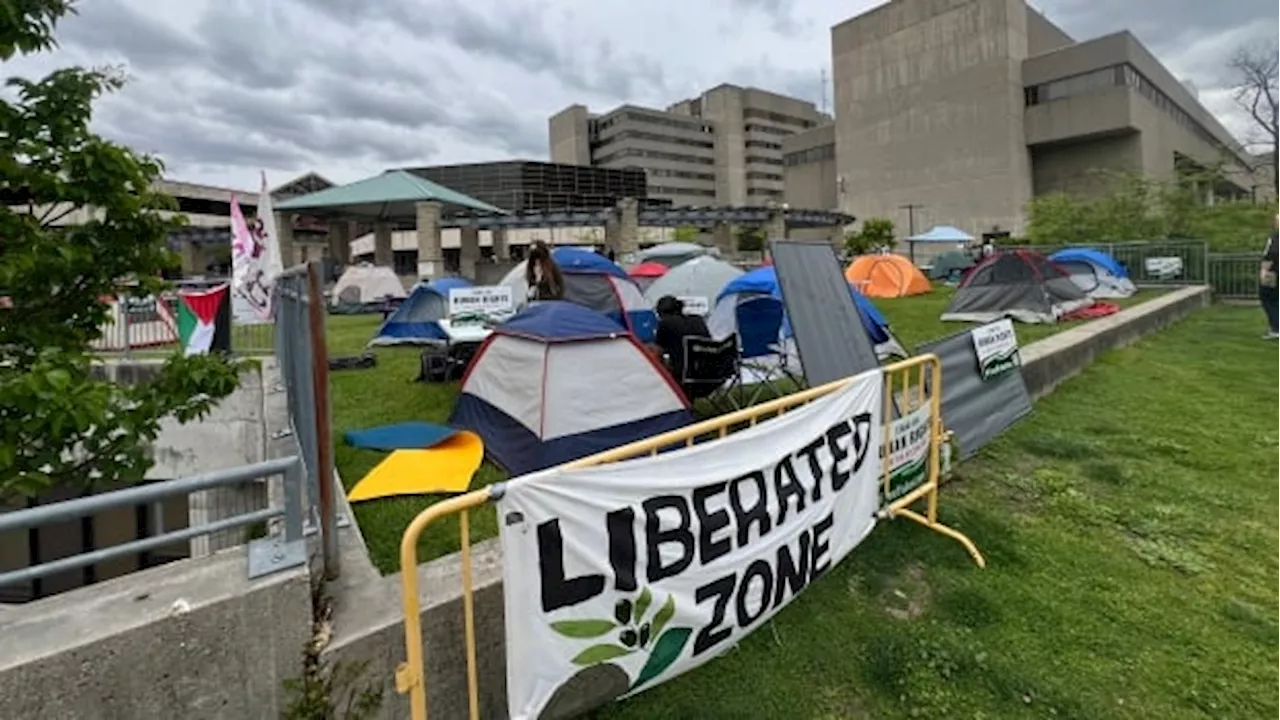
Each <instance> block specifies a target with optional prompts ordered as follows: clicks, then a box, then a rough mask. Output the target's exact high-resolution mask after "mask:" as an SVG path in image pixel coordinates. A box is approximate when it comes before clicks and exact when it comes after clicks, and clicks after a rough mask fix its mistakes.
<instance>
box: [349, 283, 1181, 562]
mask: <svg viewBox="0 0 1280 720" xmlns="http://www.w3.org/2000/svg"><path fill="white" fill-rule="evenodd" d="M952 292H953V291H952V289H951V288H948V287H945V286H939V287H938V288H936V289H935V290H934V291H933V292H931V293H929V294H928V295H920V296H916V297H910V298H900V299H893V300H876V301H875V302H876V304H877V305H878V306H879V307H880V308H881V310H882V311H883V312H884V313H885V316H886V317H888V318H889V321H890V323H891V325H892V328H893V331H894V332H895V333H896V334H897V335H898V339H899V340H900V341H901V342H902V343H903V344H904V345H906V346H907V347H909V348H912V347H916V346H918V345H920V344H921V343H923V342H926V341H928V340H932V339H935V338H939V337H942V336H944V335H949V334H951V333H955V332H958V331H960V330H963V329H965V328H968V327H971V326H970V325H968V324H966V323H944V322H942V321H940V320H938V316H939V315H940V314H942V311H943V309H945V308H946V306H947V304H948V303H949V302H950V301H951V295H952ZM1157 294H1158V293H1157V292H1155V291H1144V292H1141V293H1138V294H1137V295H1135V296H1133V297H1132V298H1127V299H1125V300H1123V301H1121V304H1125V305H1133V304H1136V303H1139V302H1142V301H1145V300H1149V299H1151V298H1152V297H1154V296H1155V295H1157ZM380 322H381V318H380V316H370V315H362V316H351V315H347V316H343V315H336V316H330V317H329V321H328V325H327V332H328V344H329V348H330V352H331V354H332V355H335V356H337V355H354V354H359V353H360V352H362V351H363V350H364V347H365V343H367V342H368V341H369V338H370V337H372V336H373V334H374V332H375V331H376V330H377V328H378V325H379V323H380ZM1077 324H1079V323H1078V322H1073V323H1060V324H1058V325H1018V337H1019V340H1020V342H1022V343H1023V344H1026V343H1030V342H1034V341H1035V340H1038V339H1040V338H1043V337H1046V336H1048V335H1051V334H1053V333H1055V332H1060V331H1062V330H1065V329H1067V328H1069V327H1074V326H1075V325H1077ZM377 355H378V366H377V367H376V368H374V369H372V370H342V371H335V372H333V373H332V374H331V375H330V378H331V380H330V382H331V387H332V403H333V412H332V417H333V428H334V446H335V455H336V461H337V466H338V471H339V473H340V474H341V476H342V480H343V482H344V483H345V484H346V486H347V487H348V488H350V487H351V486H352V485H354V484H355V483H356V482H357V481H359V480H360V478H362V477H364V476H365V474H366V473H368V472H369V471H370V470H372V469H373V467H374V466H375V465H377V464H378V462H380V461H381V460H382V458H383V457H384V455H385V454H384V453H381V452H374V451H370V450H357V449H354V448H352V447H350V446H348V445H347V444H346V443H345V442H343V440H342V434H343V432H345V431H347V430H352V429H358V428H367V427H371V426H374V425H383V424H387V423H394V422H403V421H407V420H425V421H428V422H435V423H443V422H444V421H445V419H446V418H447V417H448V416H449V412H450V410H451V409H452V408H453V403H454V399H455V397H456V394H457V385H456V383H451V384H447V385H433V384H427V383H415V382H413V378H415V377H417V375H418V355H419V351H418V350H417V349H416V348H381V349H379V350H377ZM502 479H503V474H502V473H501V472H500V471H498V470H497V469H496V468H494V467H493V466H491V465H489V464H487V463H486V464H485V465H483V466H482V467H481V470H480V472H479V473H478V474H477V476H476V478H475V480H474V481H473V483H472V488H480V487H484V486H485V485H489V484H491V483H494V482H497V481H499V480H502ZM438 497H439V496H431V497H402V498H388V499H384V500H373V501H369V502H364V503H360V504H358V505H356V506H355V515H356V520H357V521H358V522H359V523H360V530H361V532H363V533H364V535H365V539H366V541H367V542H368V544H369V552H370V554H371V555H372V557H373V561H374V564H375V565H377V566H378V568H379V569H380V570H381V571H382V572H384V573H391V572H396V571H398V570H399V554H398V553H399V547H400V536H401V534H402V533H403V531H404V528H405V527H406V526H407V525H408V524H409V521H410V520H412V519H413V517H414V516H415V515H417V514H418V513H419V512H421V511H422V510H423V509H425V508H426V507H428V506H429V505H430V504H432V503H433V502H436V500H437V499H438ZM497 532H498V530H497V524H496V519H495V516H494V513H493V511H492V509H491V508H485V509H483V510H481V511H479V512H477V513H476V516H475V517H474V518H473V521H472V533H473V534H472V537H473V538H474V539H476V540H481V539H484V538H488V537H493V536H495V535H496V534H497ZM457 549H458V532H457V521H456V520H446V521H443V522H441V523H440V524H438V525H435V526H432V527H431V528H429V529H428V531H427V532H426V533H424V534H423V539H422V542H421V543H420V546H419V557H420V558H421V559H422V560H427V559H430V558H435V557H440V556H441V555H447V554H449V553H451V552H455V551H456V550H457Z"/></svg>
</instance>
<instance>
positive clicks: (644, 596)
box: [631, 588, 653, 623]
mask: <svg viewBox="0 0 1280 720" xmlns="http://www.w3.org/2000/svg"><path fill="white" fill-rule="evenodd" d="M652 602H653V593H651V592H649V588H645V589H644V590H642V591H641V592H640V597H639V598H638V599H637V600H636V609H635V613H634V614H633V615H632V616H631V622H634V623H638V622H640V621H641V620H643V619H644V613H645V611H646V610H648V609H649V604H650V603H652Z"/></svg>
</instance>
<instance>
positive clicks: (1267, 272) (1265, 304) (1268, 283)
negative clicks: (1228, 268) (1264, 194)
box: [1258, 213, 1280, 340]
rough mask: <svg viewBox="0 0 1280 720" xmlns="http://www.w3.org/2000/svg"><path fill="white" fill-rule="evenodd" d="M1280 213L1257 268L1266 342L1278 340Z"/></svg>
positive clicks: (1279, 319) (1279, 331)
mask: <svg viewBox="0 0 1280 720" xmlns="http://www.w3.org/2000/svg"><path fill="white" fill-rule="evenodd" d="M1278 246H1280V213H1277V214H1276V223H1275V227H1274V228H1273V229H1272V231H1271V237H1269V238H1267V247H1266V249H1264V250H1263V251H1262V263H1261V264H1260V265H1259V266H1258V300H1259V302H1261V303H1262V312H1263V313H1265V314H1266V316H1267V334H1266V335H1263V337H1264V338H1266V339H1267V340H1275V339H1277V338H1280V327H1277V325H1280V288H1278V287H1277V285H1278V283H1277V282H1276V278H1277V274H1276V271H1277V270H1280V258H1278V257H1277V254H1278V253H1280V247H1278Z"/></svg>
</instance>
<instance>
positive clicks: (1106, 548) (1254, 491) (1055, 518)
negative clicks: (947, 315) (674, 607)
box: [597, 306, 1280, 720]
mask: <svg viewBox="0 0 1280 720" xmlns="http://www.w3.org/2000/svg"><path fill="white" fill-rule="evenodd" d="M889 312H891V313H893V312H894V311H893V310H889ZM892 316H893V317H894V318H895V320H896V319H898V318H899V317H901V315H900V314H896V313H895V314H893V315H892ZM1262 325H1263V321H1262V317H1261V313H1259V312H1258V311H1257V310H1256V309H1254V308H1248V309H1246V308H1232V307H1224V306H1216V307H1213V308H1211V309H1208V310H1205V311H1203V312H1200V313H1197V314H1195V315H1193V316H1192V317H1191V318H1189V319H1187V320H1185V321H1183V322H1182V323H1180V324H1179V325H1177V326H1175V327H1173V328H1171V329H1169V330H1167V331H1164V332H1162V333H1160V334H1157V335H1155V336H1152V337H1150V338H1148V339H1146V340H1144V341H1143V342H1140V343H1138V344H1136V345H1134V346H1131V347H1129V348H1126V349H1123V350H1117V351H1112V352H1108V353H1106V354H1104V355H1103V356H1102V357H1100V358H1099V359H1098V361H1097V362H1096V363H1095V364H1094V365H1093V366H1092V367H1091V368H1089V369H1088V370H1086V371H1085V372H1084V373H1083V374H1082V375H1081V376H1079V377H1077V378H1075V379H1073V380H1071V381H1069V382H1067V383H1066V384H1065V385H1063V386H1062V387H1061V388H1059V389H1058V390H1057V391H1056V392H1055V393H1054V394H1053V395H1051V396H1049V397H1048V398H1046V399H1044V400H1042V401H1041V402H1039V403H1038V404H1037V405H1036V409H1035V412H1034V414H1033V415H1032V416H1031V417H1030V418H1028V419H1027V420H1026V421H1024V422H1023V423H1021V424H1020V425H1019V426H1017V427H1016V428H1014V429H1012V430H1011V431H1010V432H1008V433H1007V434H1006V435H1004V436H1003V437H1001V438H1000V439H999V440H997V441H996V442H995V443H993V444H992V445H990V446H989V447H988V448H986V449H985V450H984V451H983V452H981V453H980V454H979V455H978V457H976V458H975V459H973V460H971V461H970V462H967V463H965V464H964V465H963V466H962V467H961V468H960V470H959V477H957V478H956V480H954V481H953V482H951V483H949V484H948V485H947V486H946V487H945V488H944V490H943V499H942V504H941V515H942V518H943V520H944V521H946V522H949V523H951V524H953V525H954V526H956V527H958V528H960V529H962V530H963V531H965V532H966V533H968V535H969V536H970V537H972V538H973V539H974V541H975V542H977V544H978V545H979V547H980V548H981V549H982V550H983V551H984V552H985V553H986V556H987V559H988V562H989V565H988V568H987V569H986V570H979V569H977V568H976V567H975V566H974V565H973V564H972V563H971V562H970V561H969V559H968V557H967V556H966V555H965V553H964V552H963V550H962V549H961V548H960V546H959V545H958V544H956V543H955V542H953V541H951V540H948V539H946V538H944V537H941V536H939V535H936V534H932V533H930V532H929V531H927V530H925V529H923V528H921V527H919V526H916V525H914V524H912V523H910V522H905V521H900V522H894V523H889V524H886V525H883V526H881V527H879V528H877V529H876V530H875V531H874V532H873V533H872V534H871V536H870V537H869V538H868V540H867V541H866V542H865V543H864V544H863V545H862V546H860V547H859V548H858V549H857V550H855V551H854V553H853V554H852V555H850V556H849V557H848V558H847V559H846V560H845V562H844V563H842V564H841V565H840V566H839V567H837V568H835V569H834V570H832V572H831V573H830V574H829V575H828V576H826V577H825V578H823V579H822V580H821V581H820V582H818V583H816V584H815V585H814V586H812V587H811V588H809V589H808V590H807V591H806V592H805V594H804V595H802V596H800V598H799V599H797V600H796V602H795V603H793V604H792V605H791V606H789V607H788V608H787V609H785V610H784V611H783V612H782V613H781V614H780V615H779V616H777V617H776V618H775V619H774V620H773V621H772V622H771V623H769V626H768V627H762V628H761V629H759V630H758V631H757V632H756V633H755V634H753V635H751V636H750V637H748V638H746V639H745V640H744V641H743V642H742V643H741V644H740V645H739V646H738V647H737V648H736V649H733V650H731V651H730V652H728V653H727V654H726V655H725V656H724V657H722V658H720V659H717V660H715V661H712V662H711V663H710V664H708V665H706V666H703V667H702V668H700V669H698V670H696V671H694V672H692V673H690V674H688V675H686V676H683V677H681V678H678V679H676V680H674V681H672V682H670V683H667V684H665V685H662V686H660V687H657V688H654V689H653V690H650V691H647V692H645V693H643V694H641V695H639V696H637V697H635V698H633V699H631V700H628V701H626V702H623V703H620V704H616V705H612V706H609V707H608V708H606V709H604V710H602V711H600V712H598V713H597V717H599V718H610V719H614V718H695V717H696V718H726V719H728V718H735V719H736V718H782V717H786V718H815V719H816V718H868V717H874V718H914V717H923V718H962V717H963V718H1050V717H1053V718H1082V719H1094V718H1159V719H1160V720H1166V719H1169V718H1272V717H1276V715H1277V712H1278V709H1277V700H1276V683H1277V663H1278V662H1280V657H1278V656H1277V643H1276V637H1277V601H1278V598H1277V580H1278V578H1277V562H1276V557H1277V553H1280V545H1278V543H1277V520H1276V514H1275V508H1276V506H1277V502H1280V496H1278V493H1277V483H1276V477H1277V473H1278V472H1280V468H1278V467H1277V444H1278V443H1280V437H1278V436H1277V421H1276V417H1277V416H1276V408H1277V403H1278V402H1280V398H1278V397H1277V386H1276V384H1274V383H1275V382H1276V381H1275V378H1276V373H1277V351H1276V345H1275V344H1274V343H1266V342H1264V341H1262V340H1261V339H1259V334H1260V330H1261V328H1262ZM1019 329H1020V330H1021V328H1019Z"/></svg>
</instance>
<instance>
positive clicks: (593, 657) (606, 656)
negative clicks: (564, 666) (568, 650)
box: [570, 644, 632, 665]
mask: <svg viewBox="0 0 1280 720" xmlns="http://www.w3.org/2000/svg"><path fill="white" fill-rule="evenodd" d="M631 653H632V651H631V650H628V649H626V648H624V647H622V646H621V645H612V644H608V645H592V646H591V647H589V648H587V649H586V650H583V651H582V652H580V653H578V654H577V655H576V656H574V658H573V660H571V661H570V662H572V663H573V664H574V665H599V664H600V663H602V662H608V661H610V660H613V659H614V658H620V657H623V656H624V655H630V654H631Z"/></svg>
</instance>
